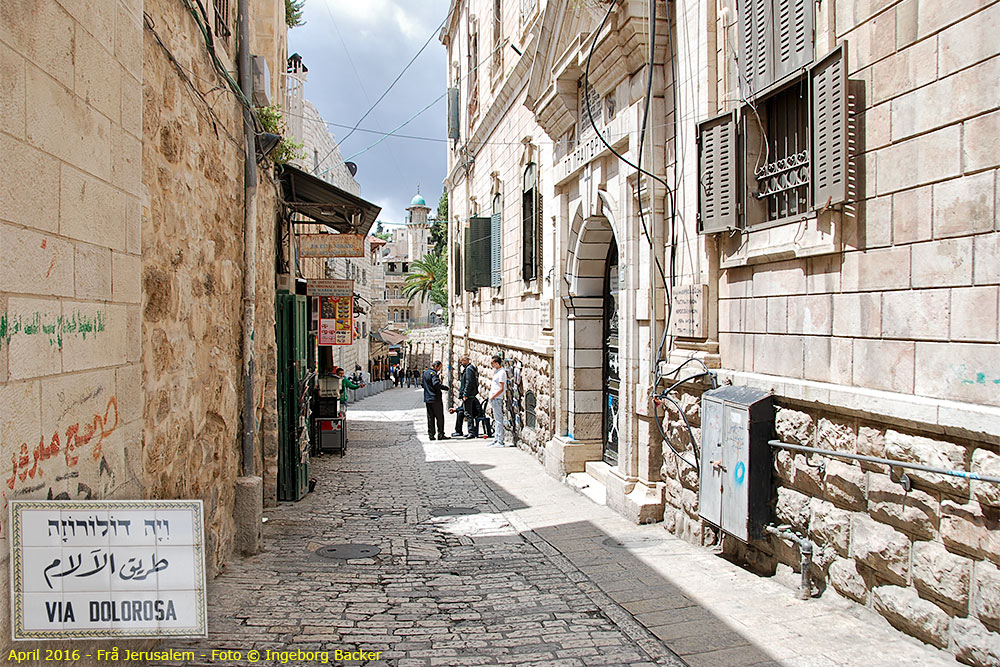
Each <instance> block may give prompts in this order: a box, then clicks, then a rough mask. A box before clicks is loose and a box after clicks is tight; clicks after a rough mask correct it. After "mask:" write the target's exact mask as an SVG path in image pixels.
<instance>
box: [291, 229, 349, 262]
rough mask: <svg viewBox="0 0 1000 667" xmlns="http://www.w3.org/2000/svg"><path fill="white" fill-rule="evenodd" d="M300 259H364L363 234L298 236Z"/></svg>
mask: <svg viewBox="0 0 1000 667" xmlns="http://www.w3.org/2000/svg"><path fill="white" fill-rule="evenodd" d="M298 239H299V256H300V257H364V256H365V236H364V234H299V235H298Z"/></svg>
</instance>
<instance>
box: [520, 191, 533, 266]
mask: <svg viewBox="0 0 1000 667" xmlns="http://www.w3.org/2000/svg"><path fill="white" fill-rule="evenodd" d="M521 277H522V278H524V282H526V283H528V282H531V281H532V280H534V279H535V188H530V189H528V190H525V191H524V192H522V193H521Z"/></svg>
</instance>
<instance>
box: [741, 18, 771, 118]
mask: <svg viewBox="0 0 1000 667" xmlns="http://www.w3.org/2000/svg"><path fill="white" fill-rule="evenodd" d="M739 2H740V4H739V8H738V13H739V28H740V63H739V65H740V81H739V86H740V90H742V91H743V93H744V95H745V96H746V97H747V98H751V97H753V96H754V95H756V94H757V93H759V92H760V91H762V90H764V88H766V87H767V86H769V85H770V84H771V83H772V82H773V81H774V67H773V64H772V63H773V54H772V49H771V18H772V17H771V14H772V7H771V0H739Z"/></svg>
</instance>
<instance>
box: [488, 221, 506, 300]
mask: <svg viewBox="0 0 1000 667" xmlns="http://www.w3.org/2000/svg"><path fill="white" fill-rule="evenodd" d="M500 215H501V214H500V213H494V214H493V215H492V216H490V246H489V247H490V265H489V266H490V282H489V284H490V285H491V286H493V287H500V284H501V282H502V280H503V244H502V242H501V241H502V239H501V232H502V224H503V221H502V219H501V217H500Z"/></svg>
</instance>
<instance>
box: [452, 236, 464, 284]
mask: <svg viewBox="0 0 1000 667" xmlns="http://www.w3.org/2000/svg"><path fill="white" fill-rule="evenodd" d="M452 257H454V258H455V264H454V266H455V274H454V276H453V277H452V279H453V280H454V287H455V296H462V246H461V244H459V243H455V248H454V249H453V250H452Z"/></svg>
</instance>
